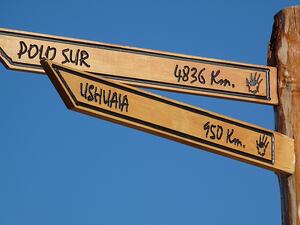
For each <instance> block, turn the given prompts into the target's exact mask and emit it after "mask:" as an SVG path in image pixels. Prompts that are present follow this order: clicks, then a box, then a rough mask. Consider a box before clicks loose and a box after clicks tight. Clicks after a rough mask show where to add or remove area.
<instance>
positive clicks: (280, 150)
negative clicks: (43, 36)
mask: <svg viewBox="0 0 300 225" xmlns="http://www.w3.org/2000/svg"><path fill="white" fill-rule="evenodd" d="M42 65H43V68H44V69H45V71H46V73H47V74H48V76H49V77H50V79H51V81H52V83H53V84H54V86H55V87H56V89H57V91H58V92H59V94H60V96H61V97H62V99H63V100H64V102H65V104H66V106H67V107H68V108H70V109H72V110H74V111H78V112H81V113H85V114H88V115H92V116H96V117H99V118H101V119H105V120H109V121H112V122H115V123H118V124H121V125H125V126H129V127H133V128H136V129H139V130H143V131H146V132H149V133H152V134H155V135H159V136H162V137H165V138H169V139H172V140H175V141H177V142H181V143H184V144H187V145H191V146H194V147H196V148H200V149H204V150H208V151H211V152H214V153H217V154H220V155H224V156H227V157H230V158H235V159H238V160H240V161H244V162H247V163H251V164H254V165H257V166H260V167H263V168H267V169H269V170H273V171H277V172H280V173H289V174H291V173H293V171H294V148H293V139H291V138H288V137H286V136H284V135H282V134H280V133H277V132H274V131H270V130H267V129H264V128H261V127H258V126H254V125H252V124H249V123H245V122H241V121H238V120H235V119H232V118H229V117H226V116H222V115H219V114H216V113H213V112H209V111H207V110H204V109H201V108H196V107H193V106H190V105H187V104H184V103H181V102H178V101H174V100H171V99H168V98H164V97H161V96H158V95H154V94H152V93H149V92H145V91H142V90H139V89H137V88H133V87H131V86H128V85H125V84H122V83H119V82H114V81H111V80H107V79H103V78H100V77H99V76H96V75H92V74H89V73H86V72H81V71H79V70H75V69H72V68H70V67H66V66H62V65H60V64H57V63H54V62H51V61H49V60H45V61H42ZM83 141H84V140H83Z"/></svg>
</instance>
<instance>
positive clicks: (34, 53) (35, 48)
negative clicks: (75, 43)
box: [17, 41, 91, 68]
mask: <svg viewBox="0 0 300 225" xmlns="http://www.w3.org/2000/svg"><path fill="white" fill-rule="evenodd" d="M19 44H20V47H19V51H18V53H17V55H18V58H19V59H21V58H22V57H24V56H27V57H28V58H29V59H42V58H47V59H50V60H55V58H56V56H57V52H58V51H57V49H56V48H55V47H53V46H44V45H37V44H32V43H30V44H26V43H25V42H24V41H20V42H19ZM60 54H61V56H62V58H63V60H62V61H61V63H62V64H67V63H68V64H74V65H76V66H77V65H78V66H81V67H82V66H83V67H88V68H89V67H91V66H90V65H89V64H88V62H87V60H88V59H89V53H88V52H87V51H85V50H81V49H69V48H65V49H63V50H61V52H60Z"/></svg>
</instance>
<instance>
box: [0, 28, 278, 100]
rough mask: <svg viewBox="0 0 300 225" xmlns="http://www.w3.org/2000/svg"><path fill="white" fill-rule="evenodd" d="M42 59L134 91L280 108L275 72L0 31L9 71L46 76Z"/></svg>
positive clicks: (1, 51) (0, 55) (1, 56)
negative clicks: (166, 92)
mask: <svg viewBox="0 0 300 225" xmlns="http://www.w3.org/2000/svg"><path fill="white" fill-rule="evenodd" d="M42 58H48V59H50V60H53V61H54V62H57V63H61V64H63V65H67V66H69V67H72V68H76V69H80V70H84V71H87V72H90V73H93V74H96V75H101V76H103V77H104V78H109V79H114V80H118V81H121V82H123V83H127V84H133V85H135V86H142V87H148V88H157V89H163V90H171V91H178V92H183V93H191V94H199V95H207V96H214V97H222V98H230V99H237V100H244V101H253V102H257V103H264V104H273V105H276V104H278V97H277V72H276V68H274V67H267V66H258V65H250V64H242V63H236V62H229V61H221V60H216V59H207V58H200V57H195V56H188V55H182V54H174V53H169V52H161V51H153V50H148V49H140V48H131V47H124V46H119V45H111V44H104V43H99V42H92V41H84V40H78V39H71V38H64V37H57V36H50V35H43V34H37V33H29V32H23V31H15V30H7V29H0V59H1V61H2V62H3V63H4V65H5V66H6V67H7V68H9V69H15V70H23V71H29V72H37V73H43V72H44V71H43V69H42V68H41V65H40V62H39V61H40V59H42Z"/></svg>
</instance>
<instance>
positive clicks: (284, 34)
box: [268, 6, 300, 225]
mask: <svg viewBox="0 0 300 225" xmlns="http://www.w3.org/2000/svg"><path fill="white" fill-rule="evenodd" d="M268 64H269V65H272V66H277V68H278V93H279V106H278V107H277V109H276V112H277V118H276V122H277V124H276V126H277V130H278V131H279V132H281V133H283V134H286V135H288V136H289V137H291V138H294V139H295V159H296V162H295V173H294V174H293V175H292V176H283V175H279V182H280V187H281V198H282V222H283V224H284V225H296V224H297V225H299V224H300V207H299V206H300V183H299V182H300V161H299V157H300V6H295V7H289V8H286V9H283V10H282V11H280V12H279V13H278V14H276V15H275V17H274V25H273V33H272V37H271V43H270V46H269V56H268ZM281 151H283V152H285V151H286V149H285V148H283V149H282V150H281ZM287 154H288V153H287Z"/></svg>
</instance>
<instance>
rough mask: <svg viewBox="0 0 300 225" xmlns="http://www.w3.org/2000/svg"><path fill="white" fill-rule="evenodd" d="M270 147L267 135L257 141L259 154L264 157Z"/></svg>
mask: <svg viewBox="0 0 300 225" xmlns="http://www.w3.org/2000/svg"><path fill="white" fill-rule="evenodd" d="M268 145H269V141H268V137H267V136H265V135H260V136H259V140H256V148H257V151H258V154H259V155H261V156H264V155H265V154H266V149H267V147H268Z"/></svg>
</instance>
